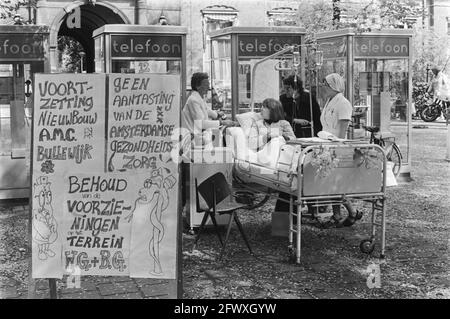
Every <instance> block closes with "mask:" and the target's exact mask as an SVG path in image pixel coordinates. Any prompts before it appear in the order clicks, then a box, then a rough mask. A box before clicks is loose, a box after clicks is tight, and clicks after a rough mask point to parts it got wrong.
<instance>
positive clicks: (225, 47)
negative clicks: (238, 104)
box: [211, 36, 232, 113]
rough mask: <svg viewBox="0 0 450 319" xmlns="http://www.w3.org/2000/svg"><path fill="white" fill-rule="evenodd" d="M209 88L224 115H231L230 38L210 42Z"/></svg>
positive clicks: (225, 37)
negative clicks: (211, 89) (212, 89)
mask: <svg viewBox="0 0 450 319" xmlns="http://www.w3.org/2000/svg"><path fill="white" fill-rule="evenodd" d="M211 88H214V92H215V94H217V97H216V98H217V100H218V101H220V104H221V106H222V108H223V110H224V111H225V112H226V113H231V108H232V96H231V36H224V37H220V38H215V39H213V40H212V41H211Z"/></svg>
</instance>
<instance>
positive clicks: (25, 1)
mask: <svg viewBox="0 0 450 319" xmlns="http://www.w3.org/2000/svg"><path fill="white" fill-rule="evenodd" d="M36 2H37V0H0V24H1V23H5V22H9V20H10V19H11V18H12V17H14V15H15V14H16V13H18V12H19V9H21V8H25V7H26V8H33V9H36Z"/></svg>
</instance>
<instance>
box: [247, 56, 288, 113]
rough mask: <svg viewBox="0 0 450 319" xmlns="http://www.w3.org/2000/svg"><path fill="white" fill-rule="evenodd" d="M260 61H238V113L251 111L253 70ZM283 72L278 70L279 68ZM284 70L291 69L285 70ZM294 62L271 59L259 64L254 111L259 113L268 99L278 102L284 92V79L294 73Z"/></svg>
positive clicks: (256, 73) (254, 85) (255, 85)
mask: <svg viewBox="0 0 450 319" xmlns="http://www.w3.org/2000/svg"><path fill="white" fill-rule="evenodd" d="M259 60H260V59H245V58H239V61H238V78H239V81H238V91H239V99H238V100H239V109H238V113H245V112H248V111H250V102H251V98H252V96H251V90H252V84H251V81H252V74H251V70H252V69H253V66H254V65H255V63H256V62H258V61H259ZM280 66H281V67H282V70H278V68H279V67H280ZM283 69H290V70H289V71H288V70H283ZM292 70H293V67H292V60H291V61H289V60H288V59H270V60H266V61H264V62H262V63H260V64H258V66H257V68H256V69H255V76H254V80H255V83H254V84H253V90H254V94H255V97H254V98H253V103H254V111H255V112H259V110H260V109H261V106H262V102H263V101H264V99H266V98H273V99H276V100H278V99H279V97H280V94H281V92H283V81H282V79H283V77H284V76H287V75H289V74H291V73H292Z"/></svg>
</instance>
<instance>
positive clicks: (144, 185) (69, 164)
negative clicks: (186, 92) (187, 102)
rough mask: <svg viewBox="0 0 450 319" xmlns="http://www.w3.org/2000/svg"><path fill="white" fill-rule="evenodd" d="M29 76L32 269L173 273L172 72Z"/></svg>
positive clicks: (53, 274)
mask: <svg viewBox="0 0 450 319" xmlns="http://www.w3.org/2000/svg"><path fill="white" fill-rule="evenodd" d="M69 79H70V80H69ZM34 82H35V88H34V90H33V91H34V92H35V97H34V102H35V107H34V109H35V111H34V116H33V153H32V156H33V161H32V162H33V171H32V172H33V176H32V181H33V192H32V211H33V220H32V223H33V232H32V237H33V277H34V278H61V277H62V276H63V274H70V273H72V271H73V269H74V267H76V269H78V270H79V273H80V274H81V275H121V276H124V275H130V276H131V277H145V278H164V279H175V278H176V254H177V246H176V235H177V220H178V217H177V216H178V214H177V211H178V206H177V205H178V204H177V203H178V167H177V165H176V164H175V163H174V162H173V161H172V159H171V157H170V151H171V149H172V141H171V133H172V131H173V129H174V127H177V126H178V123H179V109H180V105H179V103H180V99H179V97H180V83H181V81H180V77H179V76H175V75H130V74H111V75H108V76H107V75H94V74H89V75H87V74H86V75H74V74H71V75H70V77H68V76H67V75H63V74H38V75H36V77H35V81H34ZM105 92H109V93H108V98H106V94H105Z"/></svg>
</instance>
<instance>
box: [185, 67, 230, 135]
mask: <svg viewBox="0 0 450 319" xmlns="http://www.w3.org/2000/svg"><path fill="white" fill-rule="evenodd" d="M191 88H192V93H191V95H190V96H189V98H188V99H187V101H186V104H185V105H184V107H183V111H182V112H181V124H182V126H183V128H185V129H187V130H188V131H189V132H191V134H200V133H201V132H202V131H203V130H207V129H218V128H219V126H221V125H225V126H232V125H234V122H233V121H231V120H221V119H220V116H219V113H218V112H216V111H213V110H211V109H209V108H208V105H207V104H206V102H205V100H204V97H205V96H206V94H207V93H208V90H209V77H208V74H206V73H201V72H198V73H194V74H193V75H192V78H191Z"/></svg>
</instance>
